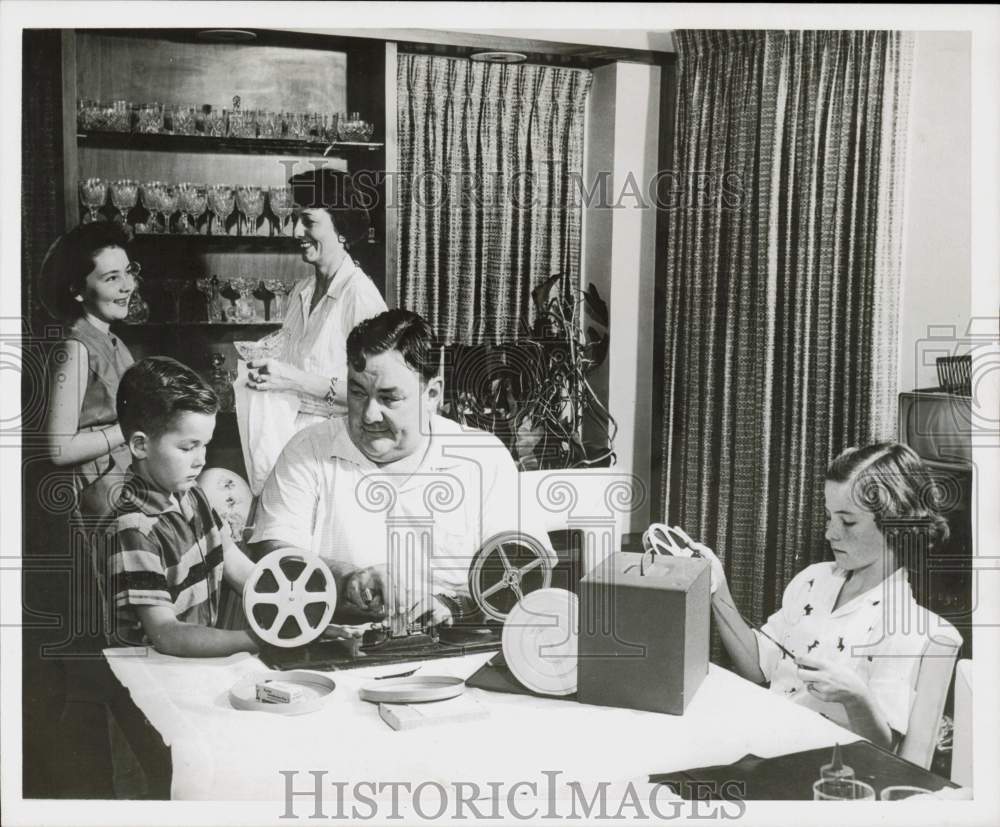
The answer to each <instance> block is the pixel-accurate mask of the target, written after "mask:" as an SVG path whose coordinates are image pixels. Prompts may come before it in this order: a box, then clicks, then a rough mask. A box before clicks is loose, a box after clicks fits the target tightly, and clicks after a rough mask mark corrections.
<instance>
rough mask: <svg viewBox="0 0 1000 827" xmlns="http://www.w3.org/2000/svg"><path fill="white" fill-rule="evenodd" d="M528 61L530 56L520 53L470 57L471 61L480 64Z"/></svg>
mask: <svg viewBox="0 0 1000 827" xmlns="http://www.w3.org/2000/svg"><path fill="white" fill-rule="evenodd" d="M527 59H528V56H527V55H522V54H521V53H520V52H476V53H475V54H471V55H469V60H476V61H479V62H480V63H523V62H524V61H526V60H527Z"/></svg>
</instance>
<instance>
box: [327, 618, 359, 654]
mask: <svg viewBox="0 0 1000 827" xmlns="http://www.w3.org/2000/svg"><path fill="white" fill-rule="evenodd" d="M364 633H365V630H364V628H363V627H361V626H341V625H340V624H337V623H331V624H330V625H329V626H327V627H326V628H325V629H324V630H323V634H321V635H320V637H321V638H322V639H324V640H339V641H341V642H342V643H343V644H344V645H345V646H346V647H347V648H348V650H349V651H350V653H351V656H352V657H356V658H362V657H364V656H365V653H364V652H362V651H361V640H362V638H363V636H364Z"/></svg>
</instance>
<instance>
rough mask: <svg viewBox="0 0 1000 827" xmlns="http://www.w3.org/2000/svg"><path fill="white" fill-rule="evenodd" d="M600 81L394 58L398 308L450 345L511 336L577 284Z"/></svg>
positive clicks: (544, 69)
mask: <svg viewBox="0 0 1000 827" xmlns="http://www.w3.org/2000/svg"><path fill="white" fill-rule="evenodd" d="M590 83H591V73H590V72H589V71H586V70H579V69H563V68H553V67H548V66H534V65H524V64H522V65H504V64H491V63H478V62H473V61H469V60H459V59H451V58H444V57H433V56H428V55H412V54H403V55H400V57H399V69H398V99H399V115H398V127H399V130H398V131H399V157H398V166H397V169H398V170H399V185H398V187H397V195H398V206H399V216H400V219H399V222H398V228H399V230H398V232H399V235H398V237H397V247H398V250H399V269H398V278H397V295H396V297H395V299H396V301H397V303H398V304H399V306H401V307H407V308H409V309H411V310H415V311H417V312H418V313H420V314H421V315H423V316H424V317H425V318H427V319H428V321H430V323H431V324H432V325H433V327H434V328H435V330H436V331H437V333H438V335H439V336H441V337H442V339H444V340H445V341H446V342H447V343H449V344H455V343H457V344H466V345H474V344H483V343H498V342H504V341H512V340H515V339H517V338H518V337H519V336H521V335H523V334H524V333H525V332H526V330H527V329H529V328H530V325H531V323H532V322H533V321H534V307H533V304H532V301H531V291H532V289H533V288H534V287H535V286H537V285H538V284H539V283H540V282H542V281H544V280H546V279H547V278H549V277H550V276H552V275H555V274H557V273H558V274H561V275H562V277H563V278H562V281H561V286H562V289H563V291H564V293H566V294H568V293H569V292H570V291H572V290H574V289H575V288H576V287H577V286H578V284H579V277H580V222H581V209H580V198H579V181H580V179H581V174H582V166H583V138H584V115H585V103H586V98H587V93H588V90H589V88H590Z"/></svg>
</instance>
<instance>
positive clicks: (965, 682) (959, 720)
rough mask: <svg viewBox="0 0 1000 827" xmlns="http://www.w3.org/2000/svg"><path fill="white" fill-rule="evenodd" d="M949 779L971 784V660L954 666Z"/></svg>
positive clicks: (961, 661) (967, 785) (961, 783)
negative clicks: (953, 711) (952, 724)
mask: <svg viewBox="0 0 1000 827" xmlns="http://www.w3.org/2000/svg"><path fill="white" fill-rule="evenodd" d="M951 780H952V781H954V782H955V783H956V784H958V785H959V786H960V787H971V786H972V661H971V660H969V659H965V660H960V661H959V662H958V666H956V667H955V729H954V737H953V739H952V747H951Z"/></svg>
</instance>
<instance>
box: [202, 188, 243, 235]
mask: <svg viewBox="0 0 1000 827" xmlns="http://www.w3.org/2000/svg"><path fill="white" fill-rule="evenodd" d="M235 206H236V199H235V193H234V192H233V188H232V187H231V186H229V185H228V184H213V185H212V186H211V187H209V188H208V208H209V210H211V212H212V215H213V216H215V233H216V235H226V220H227V219H228V218H229V216H230V215H232V212H233V210H234V209H235ZM210 223H211V222H210ZM210 229H211V228H210Z"/></svg>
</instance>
